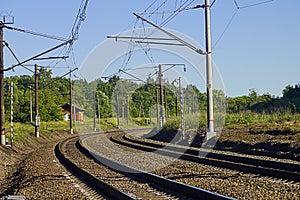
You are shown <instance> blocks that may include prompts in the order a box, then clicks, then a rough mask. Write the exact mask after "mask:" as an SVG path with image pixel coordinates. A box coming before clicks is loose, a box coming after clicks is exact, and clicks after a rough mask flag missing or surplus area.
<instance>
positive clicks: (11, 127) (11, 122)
mask: <svg viewBox="0 0 300 200" xmlns="http://www.w3.org/2000/svg"><path fill="white" fill-rule="evenodd" d="M13 143H14V83H13V82H11V83H10V144H11V147H12V146H13Z"/></svg>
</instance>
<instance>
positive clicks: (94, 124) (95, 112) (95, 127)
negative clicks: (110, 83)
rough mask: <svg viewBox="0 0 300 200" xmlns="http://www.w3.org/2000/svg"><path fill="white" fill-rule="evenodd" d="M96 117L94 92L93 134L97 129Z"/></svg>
mask: <svg viewBox="0 0 300 200" xmlns="http://www.w3.org/2000/svg"><path fill="white" fill-rule="evenodd" d="M96 116H97V111H96V92H95V95H94V132H96V131H97V128H96Z"/></svg>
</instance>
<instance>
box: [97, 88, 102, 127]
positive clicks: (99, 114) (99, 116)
mask: <svg viewBox="0 0 300 200" xmlns="http://www.w3.org/2000/svg"><path fill="white" fill-rule="evenodd" d="M97 101H98V124H100V118H101V111H100V106H101V104H100V94H99V93H97Z"/></svg>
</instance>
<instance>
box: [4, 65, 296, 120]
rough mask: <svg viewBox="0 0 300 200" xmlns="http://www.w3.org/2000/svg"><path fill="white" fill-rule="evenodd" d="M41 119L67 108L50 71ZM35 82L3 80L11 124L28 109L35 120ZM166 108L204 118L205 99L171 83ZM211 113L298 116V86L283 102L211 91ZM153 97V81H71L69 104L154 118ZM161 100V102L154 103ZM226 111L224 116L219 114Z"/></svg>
mask: <svg viewBox="0 0 300 200" xmlns="http://www.w3.org/2000/svg"><path fill="white" fill-rule="evenodd" d="M38 78H39V114H40V116H41V120H42V121H58V120H62V119H63V114H62V105H64V104H66V103H69V92H70V88H69V87H70V85H69V79H68V78H65V77H63V78H58V77H52V71H51V70H47V69H45V68H41V69H40V71H39V76H38ZM34 79H35V77H34V76H29V75H22V76H11V77H7V78H5V85H7V86H9V85H10V83H11V82H13V84H14V94H13V96H14V108H13V109H14V121H18V122H29V121H30V110H31V108H30V105H31V100H32V110H33V117H34V108H35V105H34ZM163 85H164V86H163V96H164V107H165V112H166V116H167V117H174V116H176V115H178V116H179V115H180V109H181V107H180V101H181V96H182V97H183V102H184V111H185V113H198V112H206V93H205V92H200V91H199V90H198V88H197V87H196V86H194V85H186V86H184V87H182V93H180V91H179V87H178V85H177V86H174V84H172V83H169V82H164V84H163ZM213 94H214V106H215V111H216V112H219V111H225V110H226V112H228V113H239V112H245V111H252V112H259V113H273V112H283V111H287V112H291V113H296V112H300V85H299V84H298V85H295V86H291V85H288V86H286V88H285V89H284V90H283V95H282V97H273V96H271V95H270V94H263V95H259V94H257V92H256V90H254V89H251V90H250V91H249V94H248V95H245V96H239V97H226V96H225V94H224V92H223V91H221V90H215V91H214V93H213ZM157 97H160V90H159V88H158V90H157V86H156V84H155V80H154V79H151V78H149V79H148V80H147V83H137V82H133V81H130V80H123V79H120V78H119V77H118V76H114V77H111V78H109V79H108V80H100V79H98V80H95V81H93V82H90V83H88V82H87V81H85V80H82V79H80V80H73V103H74V104H75V105H76V106H78V107H81V108H83V109H84V114H85V115H86V116H87V117H90V118H93V117H94V115H95V114H96V116H97V117H99V115H100V117H101V118H108V117H114V116H116V115H117V114H119V116H123V117H126V115H130V117H141V118H143V117H150V116H152V117H155V115H156V104H157ZM158 100H159V99H158ZM222 109H225V110H222ZM5 118H6V120H9V119H10V92H9V87H7V90H6V91H5Z"/></svg>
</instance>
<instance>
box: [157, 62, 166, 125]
mask: <svg viewBox="0 0 300 200" xmlns="http://www.w3.org/2000/svg"><path fill="white" fill-rule="evenodd" d="M162 76H163V74H162V65H161V64H159V65H158V80H159V86H160V87H159V89H160V124H159V125H160V128H161V127H163V125H164V123H165V109H164V91H163V81H162Z"/></svg>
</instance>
